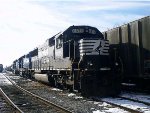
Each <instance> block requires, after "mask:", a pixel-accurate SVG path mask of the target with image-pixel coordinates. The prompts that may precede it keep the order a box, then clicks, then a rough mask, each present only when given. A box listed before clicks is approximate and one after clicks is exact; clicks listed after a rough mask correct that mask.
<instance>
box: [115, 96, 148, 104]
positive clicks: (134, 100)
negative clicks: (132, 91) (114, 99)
mask: <svg viewBox="0 0 150 113" xmlns="http://www.w3.org/2000/svg"><path fill="white" fill-rule="evenodd" d="M118 98H122V99H126V100H130V101H133V102H138V103H142V104H145V105H148V106H150V103H149V102H144V101H140V100H136V99H132V98H128V97H123V96H118Z"/></svg>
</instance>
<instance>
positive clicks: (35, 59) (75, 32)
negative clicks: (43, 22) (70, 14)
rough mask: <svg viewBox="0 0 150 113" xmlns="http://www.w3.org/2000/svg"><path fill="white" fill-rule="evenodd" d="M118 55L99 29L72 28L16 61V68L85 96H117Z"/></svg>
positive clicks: (31, 76)
mask: <svg viewBox="0 0 150 113" xmlns="http://www.w3.org/2000/svg"><path fill="white" fill-rule="evenodd" d="M110 53H111V55H110ZM116 54H117V52H116V51H115V50H111V51H110V49H109V41H108V40H106V39H104V37H103V34H102V33H101V32H100V31H99V30H98V29H97V28H95V27H91V26H70V27H69V28H68V29H66V30H65V31H64V32H60V33H58V34H56V35H54V36H53V37H51V38H49V39H47V40H46V41H45V43H44V44H42V45H41V46H39V47H37V48H36V49H34V50H33V51H30V52H29V53H28V54H26V55H24V56H22V57H20V58H19V59H18V60H15V61H14V63H13V67H14V69H15V70H16V72H18V70H19V72H20V74H21V75H22V76H28V77H30V78H35V79H36V80H39V81H42V82H46V83H48V84H50V85H52V86H56V87H60V88H65V89H69V90H74V91H78V92H81V94H82V95H84V96H91V95H92V96H95V95H98V96H108V95H117V94H119V93H120V81H121V78H120V72H121V66H120V61H119V58H117V55H116Z"/></svg>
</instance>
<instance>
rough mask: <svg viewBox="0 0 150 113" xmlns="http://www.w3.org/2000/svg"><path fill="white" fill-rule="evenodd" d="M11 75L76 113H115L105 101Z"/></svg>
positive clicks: (124, 112)
mask: <svg viewBox="0 0 150 113" xmlns="http://www.w3.org/2000/svg"><path fill="white" fill-rule="evenodd" d="M9 77H10V78H11V79H13V80H14V81H15V82H16V83H17V84H18V85H20V86H21V87H23V88H25V89H27V90H28V91H30V92H32V93H34V94H37V95H39V96H41V97H43V98H46V99H47V100H49V101H51V102H54V103H56V104H57V105H60V106H62V107H65V108H68V109H69V110H71V111H73V112H75V113H97V111H98V113H100V112H101V113H102V112H105V113H113V112H111V111H110V109H114V107H113V106H111V105H109V104H106V103H104V102H96V101H93V100H92V99H88V98H84V97H82V96H80V94H74V93H70V92H68V91H62V90H60V89H56V88H52V87H50V86H48V85H44V84H41V83H39V82H36V81H31V80H30V79H25V78H22V77H19V76H9ZM33 86H34V87H33ZM115 109H116V110H118V111H119V112H120V113H127V112H126V111H124V110H121V109H119V108H115Z"/></svg>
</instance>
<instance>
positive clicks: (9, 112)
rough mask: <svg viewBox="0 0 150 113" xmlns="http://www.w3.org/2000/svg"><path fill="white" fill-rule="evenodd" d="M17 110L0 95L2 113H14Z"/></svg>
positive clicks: (0, 111)
mask: <svg viewBox="0 0 150 113" xmlns="http://www.w3.org/2000/svg"><path fill="white" fill-rule="evenodd" d="M14 112H15V110H14V109H13V108H12V107H11V106H10V105H8V103H7V102H6V101H5V100H4V99H3V97H2V96H1V95H0V113H14Z"/></svg>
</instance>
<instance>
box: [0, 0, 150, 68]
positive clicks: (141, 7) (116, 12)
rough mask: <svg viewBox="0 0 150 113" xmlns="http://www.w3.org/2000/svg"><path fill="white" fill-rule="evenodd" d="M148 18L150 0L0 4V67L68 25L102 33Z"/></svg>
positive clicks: (13, 0)
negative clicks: (89, 28)
mask: <svg viewBox="0 0 150 113" xmlns="http://www.w3.org/2000/svg"><path fill="white" fill-rule="evenodd" d="M149 15H150V1H149V0H146V1H140V0H132V1H129V0H128V1H125V0H124V1H123V0H120V1H119V0H118V1H113V0H0V63H2V64H4V66H6V65H7V66H8V65H11V63H12V62H13V61H14V60H15V59H17V58H19V57H20V56H22V55H24V54H27V53H28V52H29V51H31V50H33V49H34V48H36V47H38V46H39V45H40V44H42V43H44V42H45V40H46V39H48V38H50V37H51V36H53V35H55V34H56V33H58V32H59V31H63V30H65V29H67V28H68V27H69V26H71V25H90V26H94V27H97V28H98V29H99V30H100V31H105V30H108V29H111V28H113V27H117V26H120V25H122V24H125V23H128V22H130V21H133V20H136V19H140V18H142V17H145V16H149Z"/></svg>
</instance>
